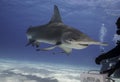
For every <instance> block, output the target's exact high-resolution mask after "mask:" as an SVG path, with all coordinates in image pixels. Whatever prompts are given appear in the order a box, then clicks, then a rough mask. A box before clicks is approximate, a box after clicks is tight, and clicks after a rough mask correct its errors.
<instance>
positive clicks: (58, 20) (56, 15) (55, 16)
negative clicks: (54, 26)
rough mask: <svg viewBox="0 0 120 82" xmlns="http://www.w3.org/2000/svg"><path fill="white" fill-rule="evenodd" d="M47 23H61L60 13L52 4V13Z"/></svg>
mask: <svg viewBox="0 0 120 82" xmlns="http://www.w3.org/2000/svg"><path fill="white" fill-rule="evenodd" d="M49 23H62V19H61V15H60V12H59V9H58V7H57V6H56V5H54V13H53V16H52V18H51V20H50V22H49Z"/></svg>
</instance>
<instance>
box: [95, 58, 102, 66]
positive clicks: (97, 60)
mask: <svg viewBox="0 0 120 82" xmlns="http://www.w3.org/2000/svg"><path fill="white" fill-rule="evenodd" d="M101 61H102V60H101V59H100V58H99V57H97V58H96V59H95V63H96V64H98V65H100V62H101Z"/></svg>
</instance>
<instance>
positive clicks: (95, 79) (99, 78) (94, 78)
mask: <svg viewBox="0 0 120 82" xmlns="http://www.w3.org/2000/svg"><path fill="white" fill-rule="evenodd" d="M80 79H81V82H115V80H113V79H112V78H110V77H108V75H107V74H99V71H97V70H90V71H89V72H84V73H82V74H81V75H80Z"/></svg>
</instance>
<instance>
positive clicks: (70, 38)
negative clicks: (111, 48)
mask: <svg viewBox="0 0 120 82" xmlns="http://www.w3.org/2000/svg"><path fill="white" fill-rule="evenodd" d="M26 33H27V38H28V41H29V42H28V44H27V45H26V46H28V45H33V46H36V47H37V48H38V47H39V45H40V43H42V42H43V43H48V44H52V45H53V46H50V47H47V48H38V49H37V50H38V51H39V50H45V51H48V50H52V49H54V48H55V47H59V48H61V49H62V50H63V51H64V52H65V53H67V54H69V53H71V52H72V49H84V48H86V47H88V46H89V45H103V46H104V45H106V44H104V43H101V42H98V41H95V40H93V39H92V38H90V37H89V36H87V35H86V34H84V33H83V32H81V31H79V30H77V29H75V28H73V27H71V26H68V25H65V24H64V23H63V22H62V20H61V16H60V13H59V9H58V7H57V6H56V5H55V6H54V14H53V16H52V18H51V20H50V22H49V23H47V24H44V25H40V26H34V27H32V26H31V27H30V28H28V30H27V32H26Z"/></svg>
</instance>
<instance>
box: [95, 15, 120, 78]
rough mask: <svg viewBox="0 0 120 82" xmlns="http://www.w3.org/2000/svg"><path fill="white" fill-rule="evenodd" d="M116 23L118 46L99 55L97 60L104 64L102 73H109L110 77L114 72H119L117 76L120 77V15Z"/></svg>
mask: <svg viewBox="0 0 120 82" xmlns="http://www.w3.org/2000/svg"><path fill="white" fill-rule="evenodd" d="M116 25H117V31H116V36H117V41H116V47H115V48H113V49H112V50H110V51H108V52H107V53H103V54H101V55H100V56H98V57H97V58H96V59H95V62H96V64H98V65H100V64H102V68H101V71H100V73H101V74H108V77H110V76H111V75H112V74H114V75H115V73H117V75H116V76H117V77H119V78H120V17H119V18H118V19H117V22H116ZM118 70H119V71H118ZM116 76H115V77H116Z"/></svg>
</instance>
